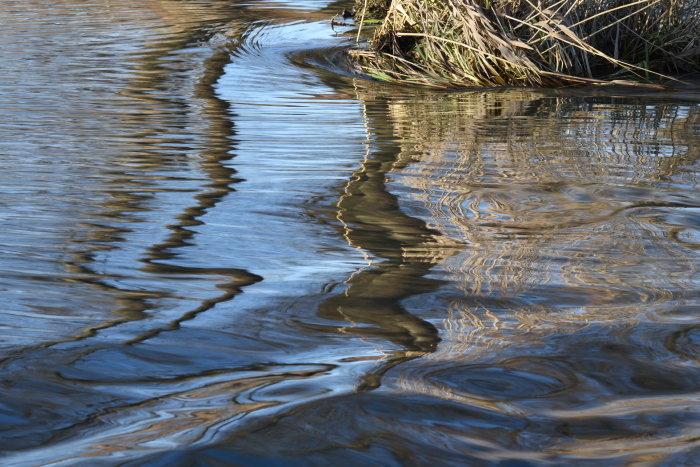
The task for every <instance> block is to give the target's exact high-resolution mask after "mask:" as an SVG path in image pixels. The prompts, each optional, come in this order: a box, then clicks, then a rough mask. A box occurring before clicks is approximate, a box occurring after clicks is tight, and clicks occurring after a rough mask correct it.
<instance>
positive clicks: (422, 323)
mask: <svg viewBox="0 0 700 467" xmlns="http://www.w3.org/2000/svg"><path fill="white" fill-rule="evenodd" d="M343 7H347V2H339V3H337V4H328V3H326V2H323V1H314V0H306V1H299V2H295V1H292V0H290V1H288V2H266V1H264V0H251V1H246V2H231V1H214V0H209V1H188V2H182V1H175V0H150V1H144V0H141V1H135V0H133V1H130V0H121V1H119V2H114V1H109V0H94V1H92V2H78V1H75V0H62V1H55V2H51V3H47V2H41V1H37V0H0V112H1V114H2V117H3V118H2V119H1V120H0V156H1V157H2V171H0V184H1V185H0V186H2V191H1V192H0V204H1V206H2V209H1V210H0V216H2V224H1V226H2V227H1V228H0V267H1V268H2V273H1V274H0V311H1V313H0V357H1V359H2V360H1V368H2V373H1V375H2V398H0V425H1V430H2V436H0V449H1V450H2V457H1V458H0V462H1V463H2V464H3V465H13V466H30V465H46V464H60V465H115V464H120V465H121V464H123V465H143V464H147V465H191V464H197V465H231V464H238V465H302V464H303V465H308V464H311V465H327V464H341V465H355V464H357V465H364V464H370V465H428V464H430V465H435V464H438V465H446V464H447V465H464V464H466V465H510V466H515V465H518V466H525V465H627V464H634V465H668V466H676V465H694V464H695V463H696V462H697V458H698V456H700V444H699V443H698V439H699V436H700V429H699V428H698V427H700V423H699V422H700V409H699V408H698V404H697V400H698V398H700V392H699V391H700V360H699V359H700V316H699V315H698V311H700V308H699V306H698V295H699V291H700V280H699V278H700V275H698V273H697V270H698V267H700V254H699V250H700V204H699V203H698V180H697V178H698V173H699V172H700V167H698V155H699V154H700V106H699V102H700V95H698V93H696V92H693V91H689V92H678V93H666V94H660V93H646V94H645V93H637V92H631V91H624V92H623V91H622V90H615V89H610V90H606V89H579V90H559V91H541V90H540V91H538V90H528V89H503V90H486V91H476V92H461V93H443V92H426V91H421V90H418V89H410V88H401V87H393V86H386V85H381V84H378V83H375V82H371V81H367V80H363V79H359V78H358V77H354V76H353V75H352V73H351V72H350V71H349V70H350V69H349V68H348V67H347V66H346V65H345V64H344V63H343V61H344V60H343V55H342V50H343V48H344V47H348V46H350V45H351V44H352V42H353V39H352V30H351V29H350V28H349V27H348V28H344V27H338V26H336V27H335V28H331V26H330V23H329V18H330V17H331V16H332V15H333V14H335V13H337V12H338V11H341V10H342V8H343Z"/></svg>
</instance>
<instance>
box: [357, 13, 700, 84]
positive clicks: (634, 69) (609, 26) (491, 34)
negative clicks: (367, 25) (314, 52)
mask: <svg viewBox="0 0 700 467" xmlns="http://www.w3.org/2000/svg"><path fill="white" fill-rule="evenodd" d="M378 3H382V0H372V1H370V0H358V1H357V5H356V11H357V15H356V16H357V18H358V19H359V18H364V17H366V15H369V14H376V12H381V11H382V7H381V5H377V4H378ZM383 3H384V6H386V7H387V9H386V16H385V17H384V20H383V23H382V25H381V26H380V27H379V28H378V29H377V30H376V31H375V33H374V35H373V37H372V38H371V40H370V43H369V47H368V48H365V49H361V50H355V51H352V55H353V57H354V58H355V59H356V61H357V62H358V63H359V64H360V65H361V66H362V68H363V69H364V70H365V71H366V72H367V73H369V74H370V75H372V76H374V77H377V78H380V79H384V80H388V81H399V82H409V83H411V82H412V83H420V84H424V85H430V86H435V87H481V86H514V85H515V86H522V85H526V86H562V85H569V84H580V83H607V82H619V79H620V78H624V79H630V78H631V79H634V80H635V81H636V82H652V81H659V80H668V79H671V78H670V76H667V75H678V74H679V73H685V72H697V71H700V34H699V31H700V0H685V1H684V0H393V1H391V2H390V1H389V0H383ZM615 80H617V81H615Z"/></svg>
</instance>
